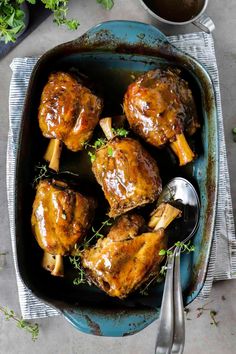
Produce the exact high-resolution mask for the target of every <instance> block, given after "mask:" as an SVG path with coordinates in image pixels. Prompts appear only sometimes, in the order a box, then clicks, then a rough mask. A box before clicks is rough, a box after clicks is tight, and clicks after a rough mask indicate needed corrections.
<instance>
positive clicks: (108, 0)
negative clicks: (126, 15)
mask: <svg viewBox="0 0 236 354" xmlns="http://www.w3.org/2000/svg"><path fill="white" fill-rule="evenodd" d="M97 2H98V3H99V4H101V5H102V6H103V7H104V8H105V9H106V10H110V9H111V8H112V7H113V5H114V2H113V0H97Z"/></svg>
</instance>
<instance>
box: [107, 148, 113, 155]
mask: <svg viewBox="0 0 236 354" xmlns="http://www.w3.org/2000/svg"><path fill="white" fill-rule="evenodd" d="M107 153H108V156H109V157H112V156H113V149H112V147H111V146H108V149H107Z"/></svg>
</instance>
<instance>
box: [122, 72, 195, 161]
mask: <svg viewBox="0 0 236 354" xmlns="http://www.w3.org/2000/svg"><path fill="white" fill-rule="evenodd" d="M179 74H180V71H179V70H160V69H157V70H153V71H148V72H147V73H145V74H144V75H142V76H141V77H139V78H138V79H137V80H136V81H135V82H134V83H132V84H131V85H130V86H129V87H128V90H127V92H126V94H125V97H124V111H125V114H126V116H127V119H128V121H129V124H130V126H131V128H132V129H133V130H134V131H135V132H136V133H137V134H138V135H140V136H141V137H142V138H143V139H144V140H145V141H147V142H148V143H150V144H152V145H154V146H156V147H162V146H163V145H165V144H167V143H170V146H171V148H172V150H173V151H174V152H175V154H176V155H177V156H178V158H179V161H180V165H185V164H186V163H188V162H190V161H191V160H192V159H193V157H194V153H193V152H192V150H191V149H190V147H189V145H188V143H187V141H186V139H185V136H184V132H186V133H187V134H188V135H192V134H194V133H195V131H196V129H197V128H198V127H199V122H198V118H197V112H196V106H195V102H194V99H193V96H192V92H191V90H190V89H189V87H188V83H187V82H186V81H185V80H183V79H181V78H180V76H179Z"/></svg>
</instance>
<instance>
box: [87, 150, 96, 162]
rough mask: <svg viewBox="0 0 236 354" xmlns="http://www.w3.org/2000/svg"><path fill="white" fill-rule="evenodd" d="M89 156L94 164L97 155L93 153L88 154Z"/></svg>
mask: <svg viewBox="0 0 236 354" xmlns="http://www.w3.org/2000/svg"><path fill="white" fill-rule="evenodd" d="M88 155H89V157H90V161H91V162H92V163H93V162H94V161H95V160H96V155H95V154H93V153H92V152H91V151H89V152H88Z"/></svg>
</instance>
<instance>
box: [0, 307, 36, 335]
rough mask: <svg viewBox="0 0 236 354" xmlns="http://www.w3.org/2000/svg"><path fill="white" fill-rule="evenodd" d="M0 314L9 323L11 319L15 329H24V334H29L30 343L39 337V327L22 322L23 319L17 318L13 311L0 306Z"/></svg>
mask: <svg viewBox="0 0 236 354" xmlns="http://www.w3.org/2000/svg"><path fill="white" fill-rule="evenodd" d="M0 312H2V314H3V315H4V316H5V319H6V320H7V321H9V320H10V319H13V320H14V321H15V322H16V323H17V327H18V328H21V329H24V330H25V331H26V332H28V333H30V334H31V338H32V341H36V339H37V338H38V335H39V326H38V324H37V323H35V324H31V323H29V322H26V321H25V320H23V318H18V317H17V315H16V314H15V312H14V311H13V310H9V309H8V308H7V307H3V306H1V305H0Z"/></svg>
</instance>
